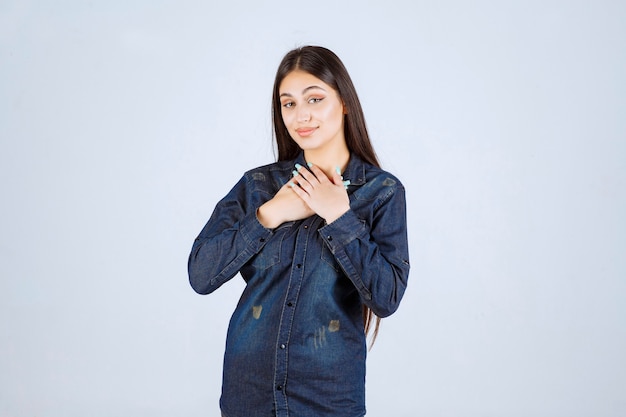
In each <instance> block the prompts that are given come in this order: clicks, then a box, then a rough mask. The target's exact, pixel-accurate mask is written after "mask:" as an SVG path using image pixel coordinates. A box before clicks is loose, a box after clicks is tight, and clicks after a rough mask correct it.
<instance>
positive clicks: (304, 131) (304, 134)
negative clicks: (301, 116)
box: [296, 127, 317, 138]
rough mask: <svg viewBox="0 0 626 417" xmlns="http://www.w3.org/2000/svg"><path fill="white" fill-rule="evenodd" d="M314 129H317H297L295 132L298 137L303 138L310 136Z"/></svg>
mask: <svg viewBox="0 0 626 417" xmlns="http://www.w3.org/2000/svg"><path fill="white" fill-rule="evenodd" d="M316 129H317V127H299V128H297V129H296V132H297V133H298V135H300V136H301V137H303V138H305V137H307V136H311V135H312V134H313V132H315V130H316Z"/></svg>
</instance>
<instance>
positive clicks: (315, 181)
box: [291, 165, 350, 223]
mask: <svg viewBox="0 0 626 417" xmlns="http://www.w3.org/2000/svg"><path fill="white" fill-rule="evenodd" d="M291 182H292V183H293V184H294V185H293V186H292V187H291V189H292V190H293V192H294V193H295V194H297V195H298V197H300V198H301V199H302V201H303V202H305V203H306V205H307V206H308V207H310V208H311V210H313V211H314V212H315V213H317V215H318V216H320V217H321V218H323V219H324V220H326V223H332V222H334V221H335V220H337V219H338V218H339V217H341V216H342V215H343V214H344V213H345V212H347V211H348V210H350V199H349V198H348V193H347V191H346V188H345V186H344V183H343V181H342V178H341V175H340V174H339V173H338V172H335V173H333V176H332V178H328V177H327V176H326V174H324V172H323V171H322V170H321V169H319V168H318V167H317V166H315V165H311V166H310V171H309V170H308V169H306V168H304V167H301V166H298V167H297V174H296V175H294V177H293V179H292V180H291Z"/></svg>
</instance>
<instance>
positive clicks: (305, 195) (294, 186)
mask: <svg viewBox="0 0 626 417" xmlns="http://www.w3.org/2000/svg"><path fill="white" fill-rule="evenodd" d="M307 184H308V183H307ZM288 185H289V188H291V190H292V191H293V192H294V193H296V195H297V196H298V197H300V199H302V200H303V201H304V202H305V203H307V205H308V202H309V200H310V196H309V194H308V193H307V192H306V191H305V190H304V189H303V188H302V186H301V185H300V184H298V183H297V181H295V178H294V180H292V181H290V182H289V183H288ZM309 187H310V185H309Z"/></svg>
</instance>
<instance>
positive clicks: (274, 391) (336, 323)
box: [189, 46, 409, 417]
mask: <svg viewBox="0 0 626 417" xmlns="http://www.w3.org/2000/svg"><path fill="white" fill-rule="evenodd" d="M273 119H274V133H275V137H276V143H277V147H278V162H276V163H273V164H270V165H266V166H262V167H259V168H256V169H253V170H251V171H248V172H246V173H245V174H244V176H243V178H241V180H240V181H239V182H238V183H237V184H236V185H235V187H234V188H233V189H232V190H231V191H230V192H229V193H228V195H226V197H224V198H223V199H222V200H221V201H220V202H219V203H218V204H217V207H216V208H215V210H214V212H213V215H212V216H211V218H210V219H209V221H208V223H207V224H206V226H205V227H204V228H203V229H202V231H201V232H200V235H199V236H198V237H197V238H196V240H195V242H194V244H193V248H192V250H191V254H190V257H189V279H190V282H191V286H192V287H193V289H194V290H195V291H197V292H198V293H200V294H208V293H211V292H213V291H215V290H216V289H217V288H218V287H220V286H221V285H222V284H224V283H225V282H226V281H228V280H229V279H231V278H232V277H233V276H235V275H236V274H237V273H238V272H239V273H241V276H242V277H243V279H244V280H245V281H246V287H245V289H244V291H243V294H242V296H241V299H240V300H239V304H238V305H237V308H236V309H235V312H234V313H233V316H232V318H231V321H230V325H229V328H228V336H227V340H226V353H225V355H224V373H223V383H222V396H221V400H220V407H221V410H222V415H223V416H225V417H266V416H297V417H308V416H310V417H325V416H336V417H360V416H363V415H365V357H366V335H367V333H368V330H369V327H370V325H371V324H372V321H373V319H374V317H376V324H375V330H374V337H375V336H376V332H377V331H378V322H379V320H380V317H386V316H389V315H390V314H392V313H393V312H394V311H396V309H397V308H398V304H399V303H400V300H401V299H402V296H403V294H404V290H405V288H406V284H407V278H408V274H409V260H408V259H409V257H408V248H407V233H406V204H405V193H404V188H403V186H402V184H401V183H400V181H399V180H398V179H397V178H396V177H394V176H393V175H391V174H389V173H387V172H385V171H383V170H382V169H380V167H379V164H378V161H377V159H376V155H375V153H374V150H373V148H372V145H371V143H370V139H369V136H368V133H367V129H366V126H365V119H364V117H363V111H362V109H361V105H360V102H359V99H358V97H357V94H356V91H355V89H354V86H353V84H352V81H351V80H350V77H349V75H348V72H347V71H346V69H345V67H344V65H343V64H342V62H341V61H340V60H339V58H338V57H337V56H336V55H335V54H334V53H333V52H331V51H330V50H328V49H325V48H322V47H315V46H307V47H302V48H298V49H295V50H293V51H291V52H289V53H288V54H287V55H286V56H285V57H284V58H283V60H282V62H281V63H280V66H279V67H278V71H277V74H276V79H275V83H274V93H273ZM374 315H375V316H374Z"/></svg>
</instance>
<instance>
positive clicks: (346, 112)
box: [341, 101, 348, 114]
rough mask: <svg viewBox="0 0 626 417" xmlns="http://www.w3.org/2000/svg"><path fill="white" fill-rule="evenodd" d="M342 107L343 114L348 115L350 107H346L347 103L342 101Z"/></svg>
mask: <svg viewBox="0 0 626 417" xmlns="http://www.w3.org/2000/svg"><path fill="white" fill-rule="evenodd" d="M341 107H343V114H348V106H346V103H344V102H343V101H342V102H341Z"/></svg>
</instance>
